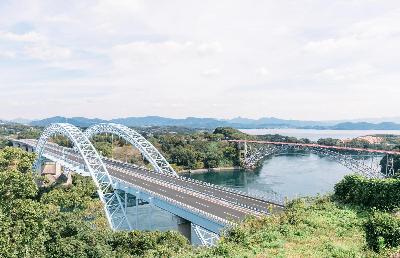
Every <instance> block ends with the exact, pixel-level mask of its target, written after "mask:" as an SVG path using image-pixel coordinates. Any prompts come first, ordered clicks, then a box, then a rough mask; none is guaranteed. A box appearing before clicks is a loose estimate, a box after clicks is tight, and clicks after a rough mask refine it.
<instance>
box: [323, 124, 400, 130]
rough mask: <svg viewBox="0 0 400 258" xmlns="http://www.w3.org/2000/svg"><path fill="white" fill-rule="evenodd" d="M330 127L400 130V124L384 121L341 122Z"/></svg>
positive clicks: (335, 128) (340, 128)
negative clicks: (377, 122) (375, 122)
mask: <svg viewBox="0 0 400 258" xmlns="http://www.w3.org/2000/svg"><path fill="white" fill-rule="evenodd" d="M329 129H334V130H400V124H395V123H392V122H384V123H379V124H373V123H367V122H358V123H351V122H347V123H340V124H337V125H334V126H331V127H330V128H329Z"/></svg>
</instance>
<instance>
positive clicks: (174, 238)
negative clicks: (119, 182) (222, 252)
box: [0, 148, 190, 257]
mask: <svg viewBox="0 0 400 258" xmlns="http://www.w3.org/2000/svg"><path fill="white" fill-rule="evenodd" d="M33 159H34V156H33V155H32V154H29V153H27V152H24V151H22V150H20V149H15V148H5V149H3V150H1V151H0V256H1V257H143V256H146V257H168V256H171V255H176V254H179V253H180V252H182V251H183V250H186V249H188V248H190V246H189V245H188V243H187V240H186V239H185V238H184V237H183V236H181V235H180V234H178V233H176V232H164V233H162V232H141V231H133V232H113V231H111V230H109V229H108V225H107V221H106V219H105V217H104V215H103V208H102V204H101V203H100V201H99V200H98V198H97V196H96V188H95V187H94V185H93V183H92V181H91V179H90V178H83V177H79V176H76V177H74V180H73V182H74V183H73V185H72V186H69V187H66V186H63V185H62V184H58V185H52V186H50V187H46V188H39V187H38V186H37V184H36V183H35V180H37V179H36V178H34V176H33V175H32V172H31V171H30V167H31V166H32V161H33Z"/></svg>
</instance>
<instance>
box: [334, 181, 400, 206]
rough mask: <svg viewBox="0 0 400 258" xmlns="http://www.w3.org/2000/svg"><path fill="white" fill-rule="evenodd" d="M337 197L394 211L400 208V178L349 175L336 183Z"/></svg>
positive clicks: (346, 201) (361, 204)
mask: <svg viewBox="0 0 400 258" xmlns="http://www.w3.org/2000/svg"><path fill="white" fill-rule="evenodd" d="M335 198H336V199H337V200H339V201H341V202H343V203H348V204H352V205H358V206H362V207H365V208H377V209H379V210H384V211H392V210H395V209H397V208H400V179H396V178H386V179H369V178H365V177H362V176H359V175H348V176H345V178H344V179H343V180H342V181H340V182H339V183H337V184H336V185H335Z"/></svg>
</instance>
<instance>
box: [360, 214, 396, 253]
mask: <svg viewBox="0 0 400 258" xmlns="http://www.w3.org/2000/svg"><path fill="white" fill-rule="evenodd" d="M365 233H366V238H367V243H368V245H369V246H370V247H371V248H372V249H373V250H375V251H381V250H383V249H384V248H391V247H397V246H400V218H398V217H395V216H394V215H392V214H390V213H383V212H374V213H373V214H372V215H371V216H370V218H369V219H368V221H367V222H366V223H365Z"/></svg>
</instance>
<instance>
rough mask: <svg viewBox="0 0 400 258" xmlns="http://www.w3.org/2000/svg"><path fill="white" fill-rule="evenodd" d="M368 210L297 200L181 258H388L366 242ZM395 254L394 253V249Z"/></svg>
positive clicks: (324, 201)
mask: <svg viewBox="0 0 400 258" xmlns="http://www.w3.org/2000/svg"><path fill="white" fill-rule="evenodd" d="M367 218H368V211H365V210H362V209H360V208H357V207H350V206H343V205H340V204H337V203H335V202H333V201H331V199H330V197H318V198H314V199H299V200H296V201H294V202H292V203H291V204H290V205H289V206H288V208H287V210H286V211H285V212H284V213H282V214H279V215H275V216H270V217H264V218H261V219H254V218H248V219H247V220H246V221H245V222H244V223H242V224H240V225H239V226H237V227H236V228H233V229H232V230H230V231H229V232H227V234H226V236H225V237H223V238H222V239H221V241H220V243H219V244H218V245H217V246H216V247H213V248H211V249H205V248H198V249H195V250H194V251H193V253H192V254H191V255H188V254H186V255H185V257H188V256H190V257H260V258H261V257H319V258H320V257H346V258H347V257H389V256H390V254H394V253H396V250H393V249H392V250H384V251H383V252H382V253H379V254H378V253H375V252H373V251H372V250H371V249H369V248H368V246H367V243H366V240H365V232H364V227H363V225H364V222H365V221H366V219H367ZM397 251H399V250H397Z"/></svg>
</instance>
